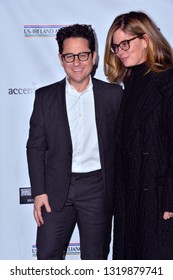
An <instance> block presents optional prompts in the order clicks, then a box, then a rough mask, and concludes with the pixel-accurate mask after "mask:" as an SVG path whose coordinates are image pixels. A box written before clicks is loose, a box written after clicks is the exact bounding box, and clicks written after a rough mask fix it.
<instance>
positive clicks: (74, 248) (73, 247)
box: [32, 243, 80, 258]
mask: <svg viewBox="0 0 173 280" xmlns="http://www.w3.org/2000/svg"><path fill="white" fill-rule="evenodd" d="M66 255H73V256H74V255H75V256H76V255H80V244H79V243H70V244H69V246H68V248H67V253H66ZM32 257H33V258H36V257H37V246H36V245H32Z"/></svg>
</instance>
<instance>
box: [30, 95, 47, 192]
mask: <svg viewBox="0 0 173 280" xmlns="http://www.w3.org/2000/svg"><path fill="white" fill-rule="evenodd" d="M41 101H42V94H41V92H40V91H39V90H38V91H36V95H35V101H34V107H33V112H32V115H31V118H30V129H29V138H28V141H27V161H28V170H29V177H30V182H31V190H32V195H33V197H34V196H36V195H39V194H43V193H45V192H46V187H45V157H46V151H47V149H48V145H47V140H46V135H45V126H44V116H43V110H42V106H41V103H42V102H41Z"/></svg>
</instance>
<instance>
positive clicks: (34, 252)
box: [32, 245, 37, 258]
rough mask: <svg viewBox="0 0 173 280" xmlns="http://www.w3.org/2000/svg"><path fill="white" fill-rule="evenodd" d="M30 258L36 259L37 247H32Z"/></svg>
mask: <svg viewBox="0 0 173 280" xmlns="http://www.w3.org/2000/svg"><path fill="white" fill-rule="evenodd" d="M32 257H33V258H36V257H37V247H36V245H32Z"/></svg>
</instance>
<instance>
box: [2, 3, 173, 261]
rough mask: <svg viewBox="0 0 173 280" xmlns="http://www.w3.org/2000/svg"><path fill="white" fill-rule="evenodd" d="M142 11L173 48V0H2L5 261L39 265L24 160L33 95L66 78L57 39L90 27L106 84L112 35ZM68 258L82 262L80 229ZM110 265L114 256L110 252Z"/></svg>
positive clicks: (69, 250) (99, 75) (71, 242)
mask: <svg viewBox="0 0 173 280" xmlns="http://www.w3.org/2000/svg"><path fill="white" fill-rule="evenodd" d="M132 10H136V11H137V10H141V11H144V12H146V13H148V14H149V15H150V16H151V17H152V18H153V19H154V20H155V21H156V23H157V24H158V26H159V28H160V29H161V31H162V32H163V34H164V35H165V36H166V38H167V39H168V40H169V42H171V44H173V32H172V25H173V1H172V0H164V1H158V0H152V1H151V0H124V1H122V0H107V1H105V0H87V1H85V0H75V1H72V0H49V1H42V0H15V1H13V0H0V19H1V25H0V38H1V42H0V131H1V136H0V224H1V227H0V259H1V260H9V259H12V260H32V259H36V245H35V236H36V223H35V221H34V218H33V199H32V197H31V192H30V181H29V177H28V170H27V162H26V141H27V138H28V130H29V119H30V115H31V112H32V108H33V101H34V93H35V90H36V89H37V88H39V87H41V86H44V85H47V84H50V83H54V82H56V81H57V80H60V79H62V78H63V77H64V71H63V69H62V67H61V65H60V63H59V60H58V47H57V43H56V40H55V34H56V32H57V30H58V29H59V28H61V27H62V26H65V25H70V24H74V23H85V24H91V25H92V27H93V28H94V29H95V32H96V34H97V40H98V53H99V64H98V69H97V71H96V74H95V76H96V77H97V78H100V79H103V80H106V78H105V76H104V73H103V55H104V46H105V39H106V35H107V31H108V29H109V27H110V25H111V23H112V21H113V19H114V18H115V17H116V16H117V15H118V14H121V13H124V12H129V11H132ZM67 259H72V260H74V259H80V243H79V236H78V231H77V229H75V232H74V234H73V236H72V238H71V241H70V244H69V247H68V251H67ZM110 259H111V251H110Z"/></svg>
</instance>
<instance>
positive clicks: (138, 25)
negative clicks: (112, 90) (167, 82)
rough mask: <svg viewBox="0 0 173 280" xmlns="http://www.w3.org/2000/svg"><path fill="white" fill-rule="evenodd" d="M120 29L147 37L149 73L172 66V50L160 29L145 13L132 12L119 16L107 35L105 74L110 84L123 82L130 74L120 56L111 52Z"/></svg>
mask: <svg viewBox="0 0 173 280" xmlns="http://www.w3.org/2000/svg"><path fill="white" fill-rule="evenodd" d="M118 29H121V30H122V31H124V32H126V33H128V34H131V35H133V36H135V35H141V36H143V35H144V34H146V35H147V37H148V47H147V59H146V64H147V66H148V71H154V72H157V73H159V72H162V71H165V70H166V69H167V68H169V67H171V66H172V64H173V52H172V48H171V46H170V44H169V43H168V41H167V40H166V38H165V37H164V36H163V34H162V33H161V31H160V29H159V28H158V27H157V25H156V24H155V23H154V22H153V20H152V19H151V18H150V17H149V16H148V15H146V14H145V13H143V12H135V11H132V12H129V13H126V14H122V15H119V16H117V17H116V18H115V19H114V21H113V23H112V25H111V27H110V29H109V31H108V34H107V39H106V45H105V55H104V72H105V75H106V77H107V78H108V80H109V81H110V82H112V83H119V82H122V81H123V80H124V78H125V76H126V75H127V72H128V70H127V68H126V67H125V66H124V65H123V63H122V62H121V60H120V59H119V58H118V56H117V55H116V54H114V53H112V52H111V45H112V37H113V34H114V32H115V31H116V30H118Z"/></svg>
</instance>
